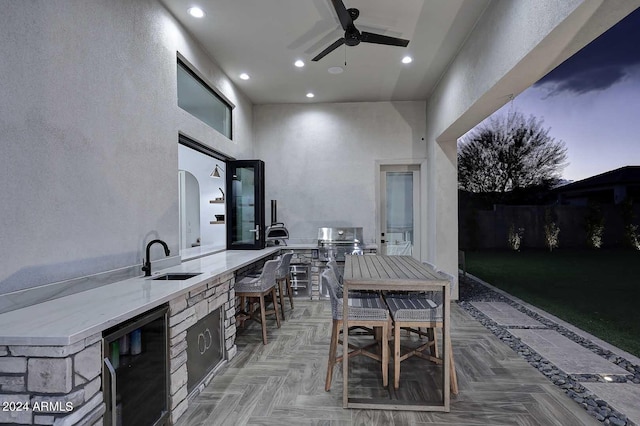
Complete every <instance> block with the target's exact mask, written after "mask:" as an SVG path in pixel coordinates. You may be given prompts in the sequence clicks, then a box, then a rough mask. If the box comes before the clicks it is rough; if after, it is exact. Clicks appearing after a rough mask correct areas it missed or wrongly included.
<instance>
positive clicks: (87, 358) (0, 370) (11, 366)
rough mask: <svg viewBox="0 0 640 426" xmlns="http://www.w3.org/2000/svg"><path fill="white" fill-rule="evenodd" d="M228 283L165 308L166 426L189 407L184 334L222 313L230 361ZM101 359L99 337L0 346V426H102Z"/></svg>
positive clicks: (210, 284)
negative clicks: (61, 343)
mask: <svg viewBox="0 0 640 426" xmlns="http://www.w3.org/2000/svg"><path fill="white" fill-rule="evenodd" d="M234 283H235V275H234V273H232V272H230V273H227V274H224V275H220V276H218V277H216V278H215V279H212V280H210V281H207V282H205V283H203V284H202V285H201V286H200V287H197V288H196V289H194V290H192V291H190V292H188V293H186V294H184V295H182V296H179V297H177V298H175V299H173V300H171V301H170V302H169V324H168V330H167V332H168V337H169V377H170V384H169V396H170V397H169V410H170V422H171V424H173V423H175V422H176V421H177V420H178V418H179V417H180V416H181V415H182V414H183V413H184V412H185V411H186V410H187V407H188V404H189V402H188V398H187V397H188V393H187V341H186V336H187V329H188V328H189V327H191V326H192V325H194V324H195V323H197V322H198V321H199V320H200V319H201V318H203V317H204V316H206V315H207V314H209V313H210V312H213V311H215V310H216V309H222V312H221V316H222V317H223V318H224V342H225V354H226V355H225V359H226V360H227V361H228V360H231V359H232V358H233V357H234V356H235V355H236V352H237V348H236V345H235V336H236V320H235V291H234V289H233V285H234ZM103 357H104V356H103V353H102V334H101V333H97V334H95V335H93V336H91V337H89V338H87V339H84V340H82V341H80V342H77V343H74V344H72V345H68V346H0V424H32V425H56V426H80V425H82V426H84V425H87V426H92V425H102V424H103V415H104V413H105V411H106V410H105V404H104V399H103V397H102V390H101V388H102V360H103ZM210 376H211V375H208V377H207V379H205V381H207V380H211V377H210ZM27 403H28V409H26V408H25V407H26V404H27ZM43 407H44V408H43ZM3 408H6V411H5V410H3ZM34 408H37V409H34Z"/></svg>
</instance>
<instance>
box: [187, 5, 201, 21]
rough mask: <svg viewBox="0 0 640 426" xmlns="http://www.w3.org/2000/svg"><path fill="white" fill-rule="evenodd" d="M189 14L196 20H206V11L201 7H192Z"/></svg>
mask: <svg viewBox="0 0 640 426" xmlns="http://www.w3.org/2000/svg"><path fill="white" fill-rule="evenodd" d="M187 12H189V15H191V16H193V17H194V18H204V15H205V13H204V10H202V9H200V8H199V7H195V6H194V7H190V8H189V9H188V10H187Z"/></svg>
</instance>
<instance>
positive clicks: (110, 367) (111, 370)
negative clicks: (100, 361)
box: [104, 358, 117, 426]
mask: <svg viewBox="0 0 640 426" xmlns="http://www.w3.org/2000/svg"><path fill="white" fill-rule="evenodd" d="M104 364H105V365H106V366H107V369H108V370H109V375H110V376H111V424H112V425H113V426H116V424H117V413H116V410H117V408H116V370H115V369H114V368H113V365H111V361H109V358H105V359H104Z"/></svg>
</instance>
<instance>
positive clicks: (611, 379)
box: [603, 376, 613, 382]
mask: <svg viewBox="0 0 640 426" xmlns="http://www.w3.org/2000/svg"><path fill="white" fill-rule="evenodd" d="M603 378H604V379H605V380H606V381H607V382H613V378H612V377H609V376H604V377H603Z"/></svg>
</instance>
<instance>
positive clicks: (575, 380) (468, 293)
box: [457, 276, 640, 426]
mask: <svg viewBox="0 0 640 426" xmlns="http://www.w3.org/2000/svg"><path fill="white" fill-rule="evenodd" d="M459 285H460V287H459V289H460V298H459V300H458V302H457V303H458V305H459V306H460V307H462V308H463V309H464V310H466V311H467V312H469V314H471V316H472V317H474V318H475V319H476V320H477V321H478V322H480V324H482V325H483V326H485V327H486V328H487V329H489V331H491V332H492V333H493V334H494V335H496V336H497V337H498V338H499V339H500V340H502V341H503V342H504V343H506V344H507V345H508V346H509V347H510V348H511V349H513V350H514V351H515V352H517V353H518V354H519V355H520V356H521V357H523V358H524V359H525V360H526V361H527V362H528V363H529V364H531V365H532V366H534V367H535V368H537V369H538V370H539V371H540V372H541V373H542V374H543V375H545V376H546V377H547V378H548V379H549V380H550V381H551V382H552V383H553V384H555V385H556V386H558V387H560V388H561V389H562V390H563V391H564V392H565V393H566V394H567V395H569V397H570V398H571V399H573V400H574V401H576V402H577V403H578V404H580V405H582V407H583V408H584V409H585V410H587V412H588V413H589V414H591V415H592V416H594V417H595V418H596V419H597V420H599V421H600V422H602V423H604V424H605V425H614V426H637V425H636V424H635V423H634V422H632V421H631V420H629V419H627V416H626V415H625V414H623V413H620V412H618V411H616V410H614V409H613V408H612V407H611V406H609V404H608V403H607V402H606V401H604V400H602V399H600V398H598V396H597V395H595V394H594V393H593V392H591V391H589V390H588V389H586V388H585V387H584V386H582V385H581V384H580V382H583V383H584V382H603V383H605V382H606V381H605V380H604V378H603V377H602V376H600V375H595V374H566V373H565V372H563V371H562V370H560V369H559V368H557V367H556V366H555V365H554V364H552V363H551V362H549V360H547V359H545V358H544V357H542V356H541V355H540V354H538V353H537V352H536V351H534V350H533V349H531V348H530V347H529V346H528V345H526V344H524V343H522V341H521V340H520V339H519V338H517V337H515V336H514V335H512V334H511V333H509V331H508V329H507V328H506V327H505V326H502V325H498V324H497V323H496V322H495V321H493V320H492V319H491V318H489V317H488V316H486V315H485V314H484V313H482V312H481V311H479V310H478V309H477V308H475V307H474V306H473V305H472V304H471V302H504V303H507V304H509V305H511V306H512V307H514V308H515V309H517V310H518V311H520V312H522V313H524V314H526V315H528V316H529V317H531V318H533V319H535V320H537V321H538V322H540V323H542V324H543V325H544V327H540V326H519V327H512V326H509V328H514V329H516V328H519V329H541V328H544V329H549V330H554V331H557V332H558V333H560V334H562V335H563V336H565V337H567V338H568V339H570V340H572V341H573V342H575V343H578V344H579V345H580V346H582V347H584V348H586V349H589V350H590V351H591V352H593V353H595V354H597V355H599V356H601V357H603V358H604V359H606V360H607V361H609V362H612V363H614V364H616V365H618V366H619V367H621V368H624V369H625V370H627V371H628V372H629V374H627V375H612V376H609V377H611V378H612V379H613V382H615V383H634V384H640V366H639V365H636V364H633V363H631V362H630V361H628V360H626V359H624V358H623V357H621V356H618V355H616V354H614V353H612V352H611V351H609V350H607V349H603V348H601V347H600V346H598V345H596V344H594V343H593V342H591V341H590V340H588V339H585V338H583V337H581V336H578V335H577V334H575V333H574V332H572V331H570V330H568V329H566V328H565V327H563V326H561V325H559V324H557V323H555V322H553V321H551V320H549V319H548V318H545V317H543V316H540V315H539V314H537V313H536V312H534V311H532V310H530V309H528V308H527V307H525V306H523V305H521V304H520V303H518V302H516V301H514V300H512V299H510V298H508V297H506V296H504V295H503V294H500V293H497V292H495V291H493V290H492V289H491V288H489V287H487V286H485V285H484V284H483V283H481V282H478V281H476V280H474V279H473V278H472V277H470V276H467V277H463V276H460V279H459Z"/></svg>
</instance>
